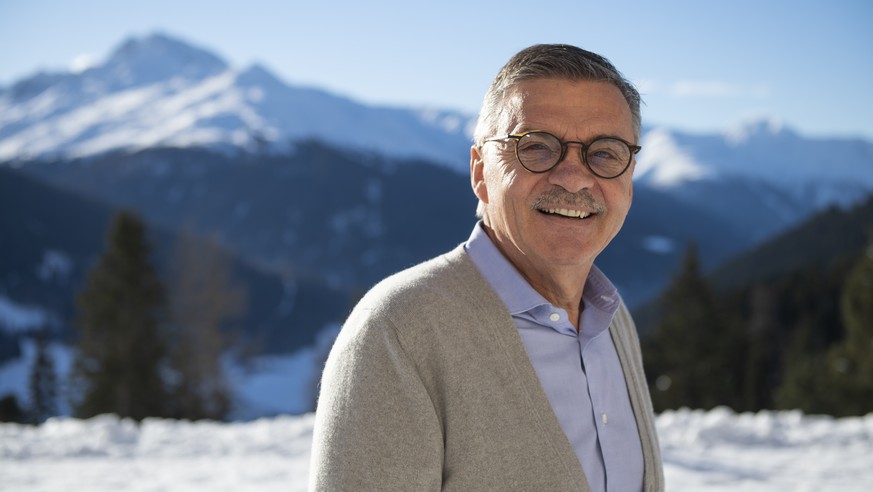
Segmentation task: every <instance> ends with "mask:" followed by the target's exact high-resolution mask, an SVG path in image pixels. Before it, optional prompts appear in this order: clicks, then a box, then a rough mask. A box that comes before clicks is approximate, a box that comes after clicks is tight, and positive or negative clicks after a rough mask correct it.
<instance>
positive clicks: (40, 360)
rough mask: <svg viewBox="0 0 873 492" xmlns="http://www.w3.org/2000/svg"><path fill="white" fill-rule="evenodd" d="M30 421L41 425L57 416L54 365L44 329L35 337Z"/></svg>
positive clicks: (31, 376) (31, 372)
mask: <svg viewBox="0 0 873 492" xmlns="http://www.w3.org/2000/svg"><path fill="white" fill-rule="evenodd" d="M29 383H30V420H31V422H33V423H34V424H41V423H43V422H45V420H46V419H47V418H49V417H51V416H54V415H57V413H58V407H57V396H58V390H57V374H56V373H55V364H54V361H53V359H52V357H51V355H50V354H49V352H48V340H47V335H46V333H45V329H42V330H40V331H39V332H38V333H37V335H36V356H35V357H34V361H33V365H32V366H31V369H30V381H29Z"/></svg>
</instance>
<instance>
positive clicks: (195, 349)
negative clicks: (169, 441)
mask: <svg viewBox="0 0 873 492" xmlns="http://www.w3.org/2000/svg"><path fill="white" fill-rule="evenodd" d="M170 278H171V282H170V283H169V287H170V317H171V322H172V326H173V328H174V329H173V341H174V344H173V345H174V346H173V350H172V356H171V366H172V368H173V370H174V373H175V378H174V380H175V384H174V387H173V401H174V402H175V408H174V415H175V416H176V417H178V418H185V419H191V420H197V419H213V420H221V419H223V418H224V417H225V416H226V415H227V413H228V411H229V410H230V406H231V401H232V394H231V389H230V385H229V383H228V381H227V377H226V375H225V373H224V368H223V366H222V360H221V358H222V353H223V351H224V349H225V348H226V347H227V340H226V339H225V337H224V335H223V333H222V328H223V325H224V324H225V323H227V322H228V321H229V320H232V319H233V318H235V317H237V316H239V315H240V314H241V313H242V311H243V309H244V307H245V302H246V293H245V291H244V290H243V289H242V288H240V287H239V286H238V285H235V284H234V283H233V280H232V278H231V270H230V260H229V258H228V256H227V255H226V254H225V253H224V252H223V251H222V250H221V249H220V248H219V247H218V246H217V245H216V243H215V242H213V241H206V240H202V239H197V238H195V237H194V235H193V234H192V233H191V232H190V231H187V230H186V231H184V232H183V233H181V234H180V236H179V239H178V241H177V244H176V247H175V251H174V254H173V257H172V259H171V277H170Z"/></svg>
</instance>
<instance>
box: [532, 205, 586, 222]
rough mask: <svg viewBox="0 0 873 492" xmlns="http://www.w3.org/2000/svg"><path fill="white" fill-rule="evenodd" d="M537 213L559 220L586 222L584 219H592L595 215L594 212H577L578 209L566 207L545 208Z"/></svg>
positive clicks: (539, 209)
mask: <svg viewBox="0 0 873 492" xmlns="http://www.w3.org/2000/svg"><path fill="white" fill-rule="evenodd" d="M537 211H538V212H540V213H542V214H544V215H547V216H554V217H559V218H566V219H575V220H584V219H587V218H589V217H591V216H592V215H594V212H589V211H586V210H577V209H572V208H565V207H543V208H538V209H537Z"/></svg>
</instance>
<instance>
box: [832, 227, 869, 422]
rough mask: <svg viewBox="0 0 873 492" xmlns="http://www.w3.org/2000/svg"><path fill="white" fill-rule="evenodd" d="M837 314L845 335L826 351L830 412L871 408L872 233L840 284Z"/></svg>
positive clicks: (858, 412)
mask: <svg viewBox="0 0 873 492" xmlns="http://www.w3.org/2000/svg"><path fill="white" fill-rule="evenodd" d="M840 306H841V314H842V318H843V326H844V328H845V330H846V335H845V339H844V340H843V341H842V342H841V343H839V344H838V345H837V346H836V347H834V348H833V349H832V350H831V351H830V353H829V354H828V368H829V369H830V374H831V375H832V382H833V384H834V386H835V389H836V390H837V391H835V392H834V396H835V402H834V409H833V411H832V412H831V413H832V414H833V415H837V416H842V415H865V414H867V413H868V412H871V411H873V357H871V356H870V354H871V352H873V234H871V240H870V243H869V244H868V245H867V248H866V250H865V251H864V253H863V254H862V255H861V257H860V259H859V260H858V262H857V263H856V264H855V266H854V268H853V269H852V271H851V272H850V273H849V276H848V278H847V279H846V282H845V284H844V287H843V293H842V297H841V303H840Z"/></svg>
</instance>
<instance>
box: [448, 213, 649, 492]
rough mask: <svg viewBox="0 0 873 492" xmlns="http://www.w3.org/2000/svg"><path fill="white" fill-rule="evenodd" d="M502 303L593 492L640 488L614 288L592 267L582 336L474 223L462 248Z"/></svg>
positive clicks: (637, 443)
mask: <svg viewBox="0 0 873 492" xmlns="http://www.w3.org/2000/svg"><path fill="white" fill-rule="evenodd" d="M465 248H466V251H467V254H469V255H470V258H471V259H472V260H473V263H474V264H475V265H476V267H477V268H478V269H479V271H480V272H481V273H482V275H483V276H484V277H485V280H486V281H488V283H489V285H491V287H492V288H493V289H494V290H495V291H496V292H497V294H498V296H499V297H500V298H501V299H502V300H503V303H504V304H506V307H507V308H508V309H509V313H510V314H511V315H512V319H513V321H515V326H516V327H517V328H518V334H519V335H520V336H521V341H522V343H523V344H524V347H525V349H526V350H527V354H528V357H530V361H531V363H532V364H533V367H534V370H535V371H536V373H537V376H538V377H539V380H540V384H541V385H542V387H543V390H545V393H546V396H547V397H548V399H549V402H550V403H551V405H552V409H553V410H554V412H555V415H556V416H557V418H558V421H559V422H560V424H561V427H562V428H563V429H564V433H565V434H566V435H567V439H569V441H570V444H571V445H572V446H573V449H574V450H575V451H576V456H577V457H578V458H579V462H580V463H581V464H582V469H583V470H584V471H585V475H586V477H588V482H589V485H590V486H591V489H592V490H593V491H595V492H597V491H601V492H607V491H608V492H619V491H621V492H624V491H641V490H642V489H643V452H642V448H641V445H640V437H639V431H638V430H637V424H636V420H635V419H634V414H633V409H632V408H631V403H630V398H629V397H628V392H627V385H626V383H625V380H624V374H623V373H622V370H621V363H620V362H619V359H618V354H617V353H616V351H615V345H614V344H613V342H612V337H611V336H610V334H609V325H610V323H611V322H612V317H613V315H614V314H615V312H616V310H617V309H618V307H619V304H620V302H621V301H620V298H619V295H618V292H617V291H616V289H615V286H613V285H612V283H611V282H610V281H609V280H608V279H607V278H606V276H605V275H603V273H602V272H601V271H600V270H598V269H597V267H592V269H591V272H590V274H589V275H588V279H587V282H586V284H585V289H584V293H583V296H582V303H583V306H582V307H583V309H582V311H581V314H580V317H579V326H580V329H579V332H578V333H577V332H576V329H575V328H574V327H573V324H572V323H570V321H569V320H568V315H567V312H566V311H565V310H564V309H561V308H558V307H555V306H553V305H552V304H550V303H549V302H548V301H547V300H546V299H545V298H544V297H543V296H542V295H541V294H539V293H538V292H537V291H536V290H534V289H533V287H531V286H530V284H529V283H528V282H527V281H526V280H525V279H524V277H522V276H521V274H520V273H519V272H518V270H516V269H515V267H514V266H513V265H512V263H510V262H509V260H507V259H506V257H505V256H503V254H502V253H501V252H500V250H498V249H497V247H496V246H495V245H494V243H493V242H492V241H491V239H490V238H489V237H488V235H487V234H486V233H485V231H484V229H483V228H482V224H481V223H479V224H477V225H476V227H475V228H474V229H473V233H472V234H471V235H470V239H469V240H468V241H467V243H466V245H465Z"/></svg>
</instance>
